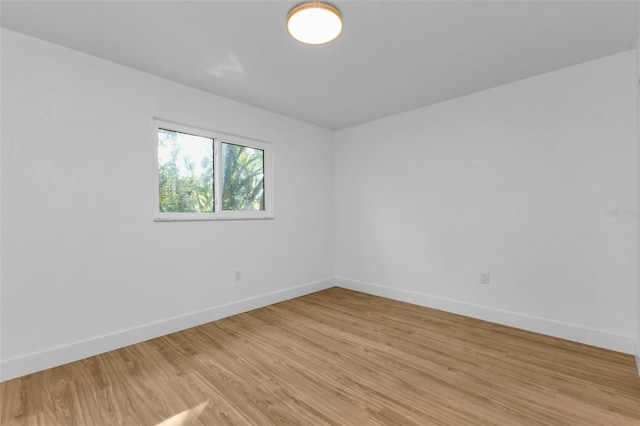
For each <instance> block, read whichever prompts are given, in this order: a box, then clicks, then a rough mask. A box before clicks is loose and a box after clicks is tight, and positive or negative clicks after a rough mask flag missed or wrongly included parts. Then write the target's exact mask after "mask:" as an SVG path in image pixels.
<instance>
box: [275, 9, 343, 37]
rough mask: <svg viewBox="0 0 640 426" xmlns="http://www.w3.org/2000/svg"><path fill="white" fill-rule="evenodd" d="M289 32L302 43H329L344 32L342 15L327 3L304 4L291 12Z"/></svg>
mask: <svg viewBox="0 0 640 426" xmlns="http://www.w3.org/2000/svg"><path fill="white" fill-rule="evenodd" d="M287 31H289V34H291V37H293V38H295V39H296V40H298V41H300V42H302V43H306V44H325V43H329V42H330V41H333V40H335V39H336V38H337V37H338V36H339V35H340V33H341V32H342V15H341V14H340V11H338V9H336V8H335V7H333V6H331V5H329V4H326V3H319V2H310V3H303V4H301V5H298V6H296V7H294V8H293V9H291V11H290V12H289V16H288V17H287Z"/></svg>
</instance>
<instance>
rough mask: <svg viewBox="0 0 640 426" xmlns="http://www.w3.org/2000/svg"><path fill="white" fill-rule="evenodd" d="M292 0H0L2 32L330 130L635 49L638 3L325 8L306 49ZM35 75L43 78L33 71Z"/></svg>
mask: <svg viewBox="0 0 640 426" xmlns="http://www.w3.org/2000/svg"><path fill="white" fill-rule="evenodd" d="M298 3H299V1H295V0H294V1H268V0H266V1H265V0H263V1H239V0H235V1H83V2H79V1H51V0H49V1H42V2H37V1H25V0H22V1H6V0H4V1H2V2H1V3H0V7H1V10H0V11H1V21H0V22H1V25H2V26H3V27H5V28H9V29H12V30H15V31H18V32H21V33H24V34H28V35H31V36H34V37H38V38H41V39H44V40H48V41H51V42H53V43H57V44H60V45H63V46H67V47H70V48H72V49H76V50H79V51H81V52H85V53H88V54H91V55H95V56H98V57H101V58H105V59H108V60H110V61H113V62H117V63H120V64H123V65H127V66H129V67H132V68H136V69H139V70H142V71H146V72H149V73H151V74H155V75H158V76H162V77H165V78H168V79H170V80H174V81H177V82H180V83H184V84H186V85H189V86H192V87H196V88H200V89H202V90H206V91H208V92H211V93H215V94H218V95H222V96H225V97H228V98H231V99H235V100H238V101H241V102H244V103H247V104H250V105H254V106H257V107H260V108H264V109H267V110H270V111H273V112H276V113H279V114H283V115H286V116H289V117H294V118H297V119H300V120H303V121H307V122H310V123H314V124H317V125H319V126H322V127H326V128H329V129H341V128H345V127H349V126H352V125H356V124H359V123H363V122H367V121H371V120H374V119H377V118H381V117H384V116H388V115H392V114H396V113H399V112H403V111H407V110H410V109H414V108H417V107H421V106H425V105H429V104H433V103H436V102H439V101H442V100H446V99H451V98H454V97H457V96H461V95H465V94H469V93H473V92H477V91H479V90H483V89H487V88H490V87H495V86H497V85H501V84H505V83H508V82H511V81H516V80H520V79H522V78H526V77H530V76H533V75H536V74H540V73H544V72H548V71H552V70H555V69H559V68H562V67H566V66H569V65H573V64H577V63H581V62H584V61H588V60H590V59H595V58H599V57H602V56H606V55H610V54H613V53H617V52H621V51H624V50H628V49H632V48H634V47H635V40H636V37H637V34H638V16H639V14H638V2H637V1H621V2H619V1H566V2H565V1H477V0H476V1H452V0H449V1H363V0H361V1H345V0H335V1H333V4H334V5H336V6H337V7H338V8H339V9H340V10H341V11H342V13H343V16H344V31H343V33H342V35H341V36H340V38H339V39H338V40H337V41H335V42H333V43H331V44H328V45H323V46H307V45H303V44H300V43H298V42H296V41H294V40H293V39H291V38H290V37H289V36H288V34H287V32H286V29H285V18H286V16H287V12H288V11H289V10H290V9H291V8H292V7H293V6H295V5H296V4H298ZM43 72H44V71H43Z"/></svg>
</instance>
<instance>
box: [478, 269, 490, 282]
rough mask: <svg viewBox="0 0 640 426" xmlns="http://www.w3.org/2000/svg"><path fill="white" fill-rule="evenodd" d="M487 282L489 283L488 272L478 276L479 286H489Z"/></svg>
mask: <svg viewBox="0 0 640 426" xmlns="http://www.w3.org/2000/svg"><path fill="white" fill-rule="evenodd" d="M489 282H491V275H489V273H488V272H484V273H482V274H480V284H482V285H489Z"/></svg>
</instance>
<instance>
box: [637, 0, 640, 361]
mask: <svg viewBox="0 0 640 426" xmlns="http://www.w3.org/2000/svg"><path fill="white" fill-rule="evenodd" d="M638 23H639V24H638V27H639V28H638V39H637V41H636V140H637V142H638V144H637V146H636V152H637V154H638V157H637V161H636V164H637V165H638V167H640V9H639V10H638ZM637 179H638V183H637V191H638V193H637V198H638V200H640V170H638V171H637ZM638 221H639V222H638V223H639V224H640V214H638ZM638 246H640V226H638ZM638 268H639V269H638V270H639V271H640V251H638ZM636 283H637V286H638V290H637V300H638V302H637V304H636V320H637V325H636V333H637V334H636V364H637V367H638V374H640V273H639V276H638V279H637V280H636Z"/></svg>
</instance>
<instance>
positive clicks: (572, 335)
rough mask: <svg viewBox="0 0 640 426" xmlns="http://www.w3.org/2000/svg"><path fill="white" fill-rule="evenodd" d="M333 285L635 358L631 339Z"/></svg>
mask: <svg viewBox="0 0 640 426" xmlns="http://www.w3.org/2000/svg"><path fill="white" fill-rule="evenodd" d="M335 283H336V284H335V285H336V286H338V287H343V288H346V289H349V290H355V291H360V292H363V293H368V294H372V295H375V296H381V297H387V298H389V299H394V300H399V301H402V302H408V303H412V304H414V305H420V306H426V307H429V308H434V309H438V310H441V311H446V312H452V313H455V314H459V315H464V316H468V317H472V318H478V319H481V320H485V321H490V322H494V323H498V324H503V325H508V326H511V327H516V328H520V329H523V330H528V331H533V332H536V333H540V334H546V335H548V336H553V337H559V338H561V339H566V340H572V341H574V342H580V343H585V344H587V345H592V346H598V347H601V348H605V349H611V350H614V351H618V352H624V353H627V354H636V352H635V338H634V337H632V336H626V335H622V334H615V333H611V332H608V331H604V330H598V329H594V328H587V327H582V326H579V325H576V324H569V323H564V322H560V321H554V320H550V319H546V318H539V317H533V316H529V315H523V314H519V313H516V312H509V311H503V310H500V309H495V308H491V307H488V306H481V305H474V304H470V303H465V302H460V301H458V300H452V299H445V298H441V297H434V296H429V295H427V294H422V293H415V292H410V291H405V290H399V289H395V288H390V287H384V286H380V285H376V284H370V283H364V282H360V281H354V280H350V279H345V278H336V280H335ZM639 358H640V357H639ZM638 368H639V369H640V360H638Z"/></svg>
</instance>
